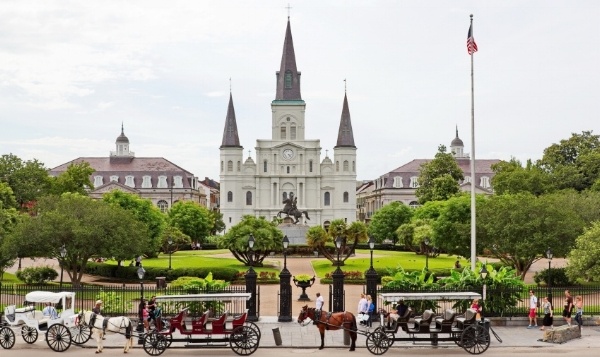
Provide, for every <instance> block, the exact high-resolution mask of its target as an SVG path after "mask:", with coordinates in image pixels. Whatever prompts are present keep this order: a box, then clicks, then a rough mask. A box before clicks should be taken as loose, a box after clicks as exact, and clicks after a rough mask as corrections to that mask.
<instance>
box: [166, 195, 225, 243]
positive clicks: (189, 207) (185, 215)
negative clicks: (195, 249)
mask: <svg viewBox="0 0 600 357" xmlns="http://www.w3.org/2000/svg"><path fill="white" fill-rule="evenodd" d="M168 215H169V224H170V225H171V226H173V227H176V228H178V229H179V230H180V231H181V232H182V233H183V234H185V235H187V236H188V237H190V238H191V239H192V241H194V242H200V243H204V242H205V241H204V240H205V239H206V237H208V236H209V235H210V232H211V231H212V230H213V229H214V225H215V222H214V221H213V216H212V214H211V213H210V211H209V210H208V209H207V208H206V207H204V206H201V205H199V204H197V203H195V202H192V201H179V202H176V203H175V204H174V205H173V207H171V209H170V210H169V213H168Z"/></svg>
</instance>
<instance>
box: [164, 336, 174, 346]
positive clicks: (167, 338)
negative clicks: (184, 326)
mask: <svg viewBox="0 0 600 357" xmlns="http://www.w3.org/2000/svg"><path fill="white" fill-rule="evenodd" d="M163 336H165V339H166V340H167V347H171V344H172V343H173V334H168V335H163Z"/></svg>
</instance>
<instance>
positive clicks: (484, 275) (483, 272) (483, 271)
mask: <svg viewBox="0 0 600 357" xmlns="http://www.w3.org/2000/svg"><path fill="white" fill-rule="evenodd" d="M479 275H480V276H481V280H483V294H482V295H483V301H485V298H486V293H487V285H486V283H485V278H487V276H488V271H487V268H486V266H485V264H483V265H482V266H481V270H480V271H479Z"/></svg>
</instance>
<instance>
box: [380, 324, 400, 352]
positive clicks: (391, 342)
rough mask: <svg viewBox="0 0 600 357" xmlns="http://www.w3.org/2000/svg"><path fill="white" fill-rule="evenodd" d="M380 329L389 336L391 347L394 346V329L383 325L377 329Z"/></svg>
mask: <svg viewBox="0 0 600 357" xmlns="http://www.w3.org/2000/svg"><path fill="white" fill-rule="evenodd" d="M378 329H379V330H381V332H383V333H384V334H385V335H386V336H387V338H388V339H389V343H390V347H392V345H393V344H394V340H395V339H396V335H394V331H388V330H386V329H384V328H383V327H381V326H379V327H378V328H376V329H375V330H378Z"/></svg>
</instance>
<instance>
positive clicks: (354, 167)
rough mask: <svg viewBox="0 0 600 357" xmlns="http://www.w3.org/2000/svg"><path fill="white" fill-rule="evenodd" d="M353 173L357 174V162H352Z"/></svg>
mask: <svg viewBox="0 0 600 357" xmlns="http://www.w3.org/2000/svg"><path fill="white" fill-rule="evenodd" d="M352 172H356V161H352Z"/></svg>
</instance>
